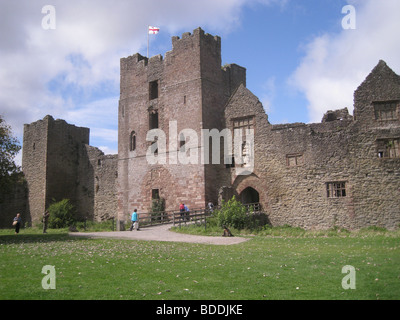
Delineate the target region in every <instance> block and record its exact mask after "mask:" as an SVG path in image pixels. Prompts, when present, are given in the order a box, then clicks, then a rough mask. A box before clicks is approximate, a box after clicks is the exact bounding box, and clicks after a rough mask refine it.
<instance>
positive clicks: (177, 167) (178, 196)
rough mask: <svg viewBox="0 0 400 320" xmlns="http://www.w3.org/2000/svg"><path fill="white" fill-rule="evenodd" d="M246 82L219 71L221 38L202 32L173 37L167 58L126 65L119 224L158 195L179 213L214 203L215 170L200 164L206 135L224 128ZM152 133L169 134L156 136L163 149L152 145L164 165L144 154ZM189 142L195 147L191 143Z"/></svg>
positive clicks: (228, 70)
mask: <svg viewBox="0 0 400 320" xmlns="http://www.w3.org/2000/svg"><path fill="white" fill-rule="evenodd" d="M245 81H246V71H245V69H244V68H242V67H240V66H237V65H229V66H227V67H224V68H222V67H221V39H220V38H219V37H217V36H215V37H214V36H211V35H209V34H205V33H204V31H203V30H202V29H200V28H198V29H195V30H194V31H193V34H191V33H184V34H183V35H182V38H179V37H173V38H172V50H171V51H169V52H167V53H166V55H165V58H163V57H162V56H161V55H158V56H155V57H152V58H150V59H147V58H145V57H143V56H141V55H140V54H135V55H133V56H130V57H127V58H123V59H121V95H120V103H119V115H118V156H119V159H118V160H119V161H118V188H119V190H118V214H119V219H120V220H126V219H127V218H128V216H129V214H130V213H131V212H132V211H133V209H135V208H137V209H138V210H139V212H140V211H141V212H148V211H149V210H150V209H151V203H152V199H154V198H159V197H161V198H164V199H165V204H166V210H176V209H178V208H179V203H180V202H183V203H185V204H187V205H188V206H189V208H196V207H197V208H199V207H204V206H205V204H206V202H207V201H209V200H212V201H216V199H217V189H216V179H218V165H211V164H210V165H209V164H202V162H201V148H200V147H199V146H200V144H201V141H200V139H201V136H202V129H214V128H215V129H218V130H221V129H222V127H223V126H224V122H223V111H224V106H225V104H226V102H227V100H228V98H229V97H230V95H231V94H232V92H233V91H234V90H235V89H236V87H238V86H239V84H240V83H243V84H245ZM152 129H159V131H162V132H163V133H164V134H165V136H164V137H163V136H158V137H157V139H158V142H157V146H158V149H157V147H155V146H153V151H155V149H157V151H158V153H157V152H153V154H155V155H157V156H158V157H164V158H165V161H161V162H160V161H159V162H157V163H154V164H152V163H150V162H149V158H148V157H147V156H146V154H147V153H148V152H149V150H150V149H149V148H150V146H151V145H152V144H154V140H153V141H146V137H147V135H148V133H149V131H150V130H152ZM192 136H197V137H198V141H197V142H196V141H194V140H192V141H190V140H191V137H192ZM164 138H165V139H164ZM148 140H151V139H148ZM164 140H165V141H164ZM179 140H182V141H179ZM193 142H195V143H194V144H193V145H192V144H191V143H193ZM189 145H190V147H189ZM164 147H165V148H164ZM195 149H196V150H195ZM196 151H198V154H197V157H194V158H192V161H191V162H190V163H188V164H184V163H182V161H180V159H181V158H180V152H183V153H185V154H186V155H188V154H190V155H193V154H195V152H196ZM192 152H193V153H192ZM181 155H182V154H181ZM158 159H160V158H158ZM195 159H196V160H195Z"/></svg>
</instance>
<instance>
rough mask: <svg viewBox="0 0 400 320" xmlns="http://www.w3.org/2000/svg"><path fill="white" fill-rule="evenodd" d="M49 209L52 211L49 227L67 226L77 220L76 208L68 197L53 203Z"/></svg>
mask: <svg viewBox="0 0 400 320" xmlns="http://www.w3.org/2000/svg"><path fill="white" fill-rule="evenodd" d="M48 210H49V213H50V217H49V228H51V229H60V228H67V227H70V226H72V225H74V224H75V222H76V211H75V208H74V206H73V205H72V204H71V202H70V201H69V200H68V199H64V200H61V201H60V202H55V203H53V204H51V205H50V206H49V208H48Z"/></svg>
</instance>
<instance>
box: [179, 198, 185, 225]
mask: <svg viewBox="0 0 400 320" xmlns="http://www.w3.org/2000/svg"><path fill="white" fill-rule="evenodd" d="M179 212H180V213H181V221H183V219H184V217H185V204H183V203H182V202H181V204H180V205H179Z"/></svg>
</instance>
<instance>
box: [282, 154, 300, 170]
mask: <svg viewBox="0 0 400 320" xmlns="http://www.w3.org/2000/svg"><path fill="white" fill-rule="evenodd" d="M303 164H304V160H303V154H302V153H296V154H288V155H286V165H287V166H288V167H297V166H301V165H303Z"/></svg>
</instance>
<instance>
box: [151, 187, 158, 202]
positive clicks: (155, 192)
mask: <svg viewBox="0 0 400 320" xmlns="http://www.w3.org/2000/svg"><path fill="white" fill-rule="evenodd" d="M151 200H160V189H152V190H151Z"/></svg>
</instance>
